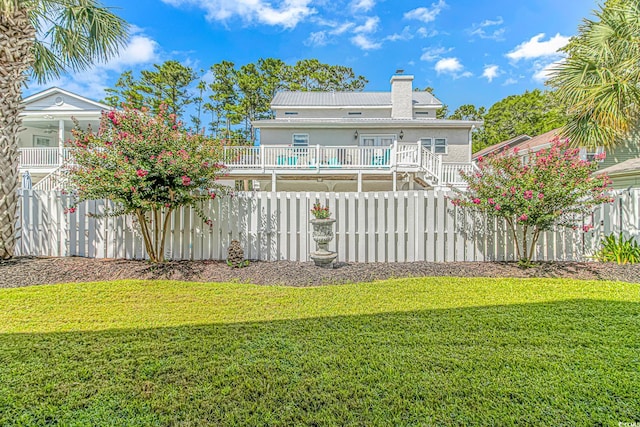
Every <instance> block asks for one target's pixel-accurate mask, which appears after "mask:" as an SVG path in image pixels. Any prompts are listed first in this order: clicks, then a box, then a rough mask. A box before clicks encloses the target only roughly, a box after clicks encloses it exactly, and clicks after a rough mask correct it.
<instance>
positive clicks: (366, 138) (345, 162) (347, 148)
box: [226, 75, 480, 191]
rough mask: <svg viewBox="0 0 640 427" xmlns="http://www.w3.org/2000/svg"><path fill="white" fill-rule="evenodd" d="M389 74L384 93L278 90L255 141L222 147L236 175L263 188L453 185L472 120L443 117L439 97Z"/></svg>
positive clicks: (465, 162) (465, 164) (465, 161)
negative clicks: (438, 114)
mask: <svg viewBox="0 0 640 427" xmlns="http://www.w3.org/2000/svg"><path fill="white" fill-rule="evenodd" d="M413 79H414V78H413V76H410V75H395V76H393V77H392V79H391V91H389V92H280V93H278V94H276V96H275V97H274V99H273V101H272V103H271V108H272V109H273V111H274V113H275V118H274V119H270V120H258V121H255V122H254V123H253V125H254V126H255V127H256V128H258V129H259V135H260V145H259V146H256V147H229V149H228V153H227V159H226V163H227V164H228V165H229V170H230V175H231V176H233V177H234V178H236V179H252V180H255V181H258V182H259V184H260V185H259V188H260V189H261V190H263V191H275V190H277V191H384V190H402V189H419V188H431V187H439V186H448V185H459V184H461V183H462V182H461V180H460V178H459V170H460V169H463V170H469V169H471V168H472V167H473V166H472V163H471V132H472V130H473V129H474V127H475V126H478V125H480V123H478V122H472V121H463V120H442V119H437V118H436V112H437V110H438V109H439V108H441V107H442V102H440V101H439V100H438V99H437V98H435V97H434V96H433V95H432V94H430V93H428V92H420V91H414V90H413Z"/></svg>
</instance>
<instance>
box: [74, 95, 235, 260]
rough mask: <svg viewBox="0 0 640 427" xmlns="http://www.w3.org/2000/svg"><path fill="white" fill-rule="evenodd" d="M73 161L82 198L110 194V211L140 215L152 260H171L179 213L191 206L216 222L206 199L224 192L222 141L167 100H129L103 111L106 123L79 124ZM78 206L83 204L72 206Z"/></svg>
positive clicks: (76, 189)
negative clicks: (187, 123) (147, 105)
mask: <svg viewBox="0 0 640 427" xmlns="http://www.w3.org/2000/svg"><path fill="white" fill-rule="evenodd" d="M69 145H70V146H71V155H72V158H73V159H74V162H73V163H72V164H70V165H69V166H67V170H68V174H69V184H70V188H71V189H72V191H73V195H74V196H75V200H76V204H77V203H79V202H81V201H84V200H97V199H108V200H111V201H113V202H114V205H115V206H116V207H115V208H113V209H112V210H110V211H108V212H107V213H106V215H109V216H118V215H126V214H130V215H134V216H135V218H136V219H137V222H138V224H139V226H140V231H141V233H142V237H143V239H144V244H145V249H146V251H147V254H148V255H149V258H150V260H151V261H152V262H163V261H164V249H165V240H166V234H167V231H168V227H169V218H170V216H171V213H172V212H173V211H174V210H176V209H178V208H181V207H183V206H190V207H191V208H192V209H194V211H195V212H196V213H197V214H198V215H199V216H200V217H201V218H202V219H203V221H204V222H205V223H206V224H207V225H209V226H211V225H212V220H211V218H209V217H207V216H206V215H205V213H204V212H203V210H202V208H201V205H202V202H203V201H205V200H208V199H210V198H215V197H216V195H218V194H220V193H221V192H224V187H222V186H220V185H219V184H217V180H218V178H219V177H220V176H221V175H222V174H223V173H224V166H223V165H222V163H221V162H220V159H221V158H222V155H223V153H222V147H221V146H220V145H219V143H217V142H216V141H214V140H212V139H210V138H207V137H205V136H204V135H202V134H201V133H198V132H196V133H190V132H187V131H186V130H185V128H184V127H183V125H182V123H180V122H179V121H177V119H176V116H175V115H174V114H168V113H167V108H166V107H163V106H162V107H160V108H159V111H158V113H157V114H155V113H150V112H149V111H147V110H145V109H142V110H137V109H133V108H129V107H125V108H124V109H123V110H120V111H109V112H104V113H103V114H102V117H101V120H100V128H99V129H98V131H97V132H94V131H92V129H90V128H89V129H87V130H82V129H81V128H79V127H78V126H76V129H74V131H73V140H72V141H71V142H70V144H69ZM69 211H70V212H74V211H75V205H74V206H72V207H70V208H69Z"/></svg>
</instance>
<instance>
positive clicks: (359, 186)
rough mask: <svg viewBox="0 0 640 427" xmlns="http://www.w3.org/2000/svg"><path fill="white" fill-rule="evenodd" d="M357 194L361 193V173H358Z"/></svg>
mask: <svg viewBox="0 0 640 427" xmlns="http://www.w3.org/2000/svg"><path fill="white" fill-rule="evenodd" d="M358 193H362V171H358Z"/></svg>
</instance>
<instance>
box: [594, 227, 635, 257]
mask: <svg viewBox="0 0 640 427" xmlns="http://www.w3.org/2000/svg"><path fill="white" fill-rule="evenodd" d="M596 258H597V259H598V261H601V262H615V263H617V264H635V263H637V262H640V245H638V242H636V241H635V240H634V238H633V237H629V238H628V239H626V238H625V237H624V235H623V234H622V233H620V234H619V235H618V237H616V236H615V235H613V234H610V235H608V236H607V237H605V238H604V241H603V242H602V248H601V249H600V250H599V251H598V253H597V254H596Z"/></svg>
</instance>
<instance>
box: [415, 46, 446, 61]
mask: <svg viewBox="0 0 640 427" xmlns="http://www.w3.org/2000/svg"><path fill="white" fill-rule="evenodd" d="M452 50H453V48H449V49H447V48H444V47H430V48H425V49H423V51H422V56H421V57H420V60H422V61H428V62H433V61H435V60H436V59H438V58H440V57H442V55H444V54H445V53H448V52H451V51H452Z"/></svg>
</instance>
